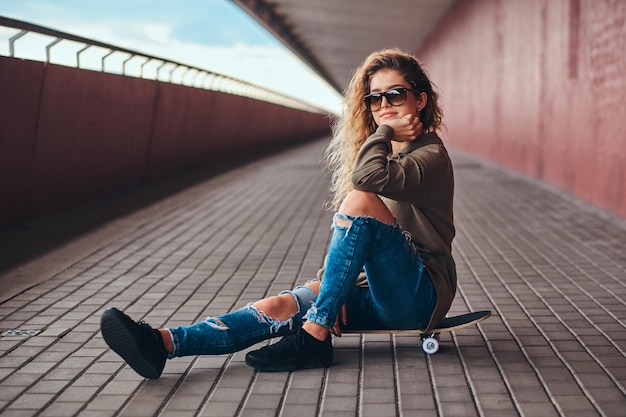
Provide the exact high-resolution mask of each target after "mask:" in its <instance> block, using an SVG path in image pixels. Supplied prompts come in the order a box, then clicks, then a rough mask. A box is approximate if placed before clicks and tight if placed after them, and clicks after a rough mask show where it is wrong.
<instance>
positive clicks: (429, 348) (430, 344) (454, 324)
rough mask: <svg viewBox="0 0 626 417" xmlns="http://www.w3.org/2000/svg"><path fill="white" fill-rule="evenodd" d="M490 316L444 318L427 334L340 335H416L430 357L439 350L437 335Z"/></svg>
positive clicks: (474, 314) (378, 331)
mask: <svg viewBox="0 0 626 417" xmlns="http://www.w3.org/2000/svg"><path fill="white" fill-rule="evenodd" d="M489 316H491V311H489V310H483V311H474V312H472V313H466V314H461V315H459V316H452V317H446V318H445V319H443V320H441V321H440V322H439V324H437V325H436V326H435V327H434V328H432V329H431V330H429V331H428V332H424V329H414V330H394V329H375V330H352V329H350V330H343V329H342V333H346V334H348V333H352V334H354V333H359V334H389V333H391V334H410V335H411V334H412V335H418V336H419V337H420V341H421V342H422V349H423V350H424V352H426V353H428V354H429V355H432V354H434V353H437V351H438V350H439V333H445V332H451V331H453V330H459V329H463V328H464V327H468V326H472V325H474V324H476V323H480V322H481V321H483V320H486V319H487V318H488V317H489Z"/></svg>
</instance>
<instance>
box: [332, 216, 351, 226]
mask: <svg viewBox="0 0 626 417" xmlns="http://www.w3.org/2000/svg"><path fill="white" fill-rule="evenodd" d="M335 224H336V225H337V226H341V227H350V226H352V221H351V220H348V219H344V218H341V217H337V218H336V219H335Z"/></svg>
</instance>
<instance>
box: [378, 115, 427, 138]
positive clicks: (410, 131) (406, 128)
mask: <svg viewBox="0 0 626 417" xmlns="http://www.w3.org/2000/svg"><path fill="white" fill-rule="evenodd" d="M385 124H386V125H387V126H389V127H391V128H392V129H393V138H391V140H394V141H396V142H411V141H414V140H415V139H417V137H418V136H419V135H420V134H421V133H422V129H423V125H422V122H421V120H420V119H419V117H418V116H417V115H412V114H406V115H404V116H403V117H402V118H401V119H394V120H389V121H388V122H387V123H385Z"/></svg>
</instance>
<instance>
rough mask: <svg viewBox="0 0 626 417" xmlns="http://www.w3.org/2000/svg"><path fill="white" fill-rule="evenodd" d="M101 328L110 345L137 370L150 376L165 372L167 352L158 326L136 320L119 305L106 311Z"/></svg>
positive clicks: (145, 375)
mask: <svg viewBox="0 0 626 417" xmlns="http://www.w3.org/2000/svg"><path fill="white" fill-rule="evenodd" d="M100 329H101V330H102V336H103V337H104V341H105V342H106V343H107V345H109V347H110V348H111V349H113V350H114V351H115V353H117V354H118V355H120V356H121V357H122V359H124V360H125V361H126V362H127V363H128V364H129V365H130V366H131V368H133V369H134V370H135V372H137V373H138V374H139V375H141V376H143V377H144V378H150V379H156V378H158V377H159V376H161V372H163V368H164V367H165V361H166V359H167V352H166V351H165V345H164V343H163V338H162V337H161V333H159V331H158V330H157V329H153V328H152V327H150V325H149V324H147V323H144V322H143V321H140V322H138V323H137V322H135V321H134V320H133V319H131V318H130V317H128V316H127V315H126V314H124V313H122V312H121V311H120V310H118V309H117V308H110V309H108V310H106V311H105V312H104V313H102V317H101V318H100Z"/></svg>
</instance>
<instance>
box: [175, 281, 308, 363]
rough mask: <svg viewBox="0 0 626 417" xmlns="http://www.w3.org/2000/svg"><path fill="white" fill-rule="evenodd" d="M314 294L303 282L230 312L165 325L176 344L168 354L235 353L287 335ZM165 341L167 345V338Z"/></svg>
mask: <svg viewBox="0 0 626 417" xmlns="http://www.w3.org/2000/svg"><path fill="white" fill-rule="evenodd" d="M315 298H316V293H315V291H313V290H312V289H311V288H309V286H300V287H297V288H296V289H294V290H292V291H283V292H282V293H281V294H280V295H278V296H273V297H269V298H266V299H263V300H260V301H257V302H255V303H251V304H248V305H247V306H245V307H243V308H241V309H239V310H236V311H233V312H231V313H227V314H223V315H220V316H215V317H208V318H207V319H205V320H203V321H201V322H198V323H195V324H192V325H189V326H180V327H176V328H172V329H166V330H167V333H169V335H170V338H171V341H172V346H173V349H172V350H171V351H170V352H168V353H169V357H170V358H173V357H178V356H189V355H218V354H224V353H232V352H237V351H240V350H242V349H245V348H247V347H249V346H252V345H253V344H255V343H258V342H261V341H263V340H266V339H270V338H272V337H278V336H284V335H285V334H288V333H291V332H293V331H294V330H295V329H296V328H298V327H300V326H301V324H302V317H303V315H304V313H306V311H307V310H308V309H309V308H310V307H311V305H313V303H314V302H315ZM165 339H167V336H166V337H165V338H164V340H165ZM165 344H166V346H167V345H168V342H167V341H166V342H165Z"/></svg>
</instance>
